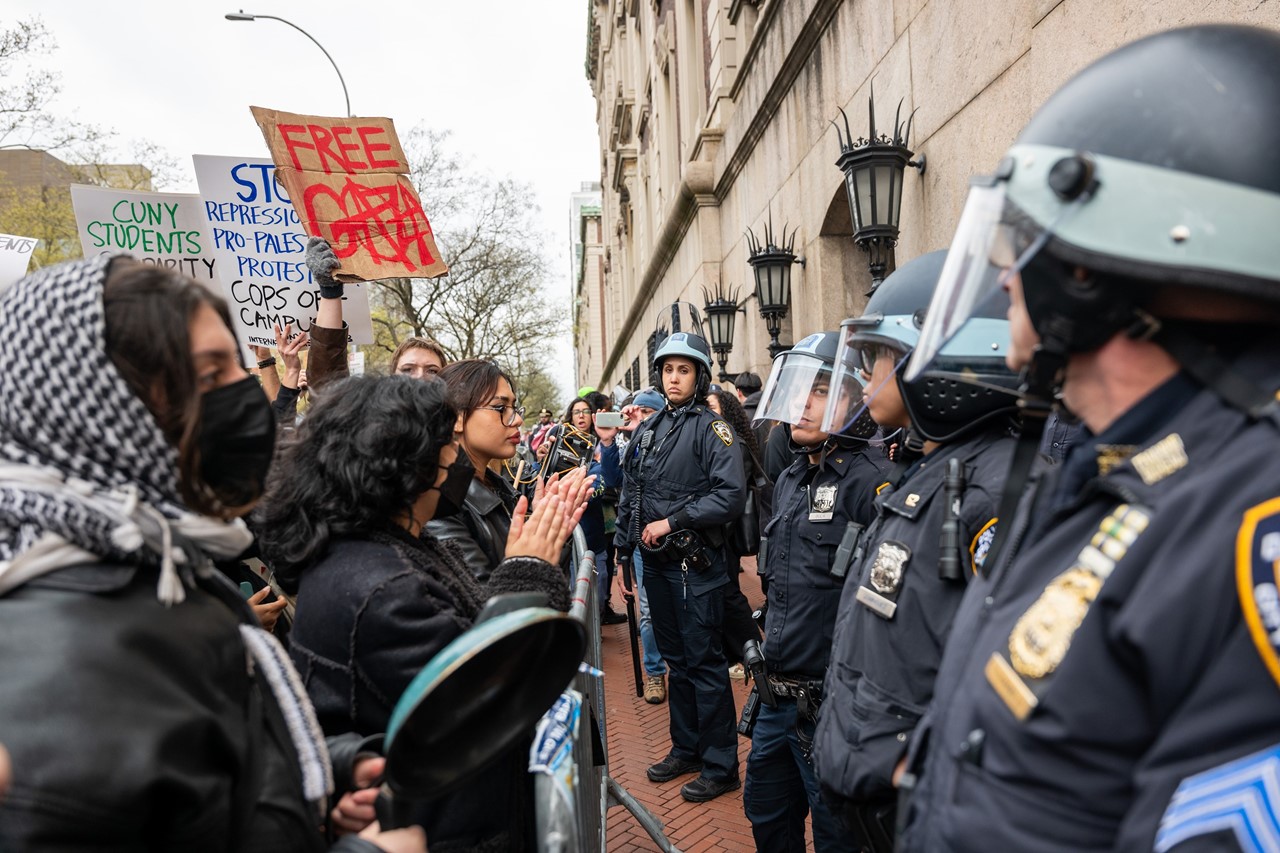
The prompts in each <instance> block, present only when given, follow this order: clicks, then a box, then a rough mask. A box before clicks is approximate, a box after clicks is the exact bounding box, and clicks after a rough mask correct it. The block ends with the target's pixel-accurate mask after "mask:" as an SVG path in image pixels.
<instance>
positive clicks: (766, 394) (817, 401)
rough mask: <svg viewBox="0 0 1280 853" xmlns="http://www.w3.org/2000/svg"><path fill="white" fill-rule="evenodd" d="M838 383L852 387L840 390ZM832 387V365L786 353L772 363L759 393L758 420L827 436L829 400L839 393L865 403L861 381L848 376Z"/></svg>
mask: <svg viewBox="0 0 1280 853" xmlns="http://www.w3.org/2000/svg"><path fill="white" fill-rule="evenodd" d="M839 382H846V383H852V385H851V387H849V388H841V387H840V386H839V384H838V383H839ZM836 383H837V384H833V379H832V372H831V365H829V364H827V363H826V362H825V361H823V360H822V359H820V358H817V357H815V356H812V355H807V354H804V353H797V352H785V353H783V354H782V355H780V356H778V358H777V359H776V360H775V361H774V363H773V370H771V371H770V372H769V379H768V380H767V381H766V382H765V385H764V390H763V391H761V392H760V405H759V407H758V408H757V409H756V416H755V419H756V420H757V421H760V420H771V421H780V422H782V423H785V424H790V425H791V426H793V427H799V428H800V429H808V430H818V431H821V432H828V430H826V429H825V428H824V427H823V419H824V416H825V413H826V411H827V408H828V399H829V398H830V396H831V395H832V394H833V393H837V394H839V395H840V396H842V397H844V398H846V399H854V398H856V399H857V400H858V403H859V404H861V402H862V384H861V377H858V376H856V375H849V376H846V378H845V379H843V380H836Z"/></svg>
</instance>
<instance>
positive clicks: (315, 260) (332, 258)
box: [303, 237, 342, 299]
mask: <svg viewBox="0 0 1280 853" xmlns="http://www.w3.org/2000/svg"><path fill="white" fill-rule="evenodd" d="M303 259H304V260H305V261H306V262H307V269H309V270H311V278H312V280H314V281H315V283H316V284H317V285H319V286H320V298H321V299H341V298H342V282H340V281H338V280H336V279H335V278H334V277H333V271H334V270H336V269H337V268H338V264H339V263H340V261H339V260H338V256H337V255H335V254H334V253H333V247H332V246H330V245H329V242H328V241H327V240H325V239H324V238H323V237H312V238H311V239H309V240H307V250H306V253H305V254H304V255H303Z"/></svg>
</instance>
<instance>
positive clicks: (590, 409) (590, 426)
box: [563, 396, 599, 435]
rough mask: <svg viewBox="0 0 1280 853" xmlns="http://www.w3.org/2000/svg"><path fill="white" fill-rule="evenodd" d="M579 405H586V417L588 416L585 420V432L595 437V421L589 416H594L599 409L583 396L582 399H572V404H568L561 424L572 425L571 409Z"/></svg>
mask: <svg viewBox="0 0 1280 853" xmlns="http://www.w3.org/2000/svg"><path fill="white" fill-rule="evenodd" d="M579 403H586V404H587V415H588V420H587V432H589V433H591V434H592V435H595V431H596V422H595V419H594V418H591V417H590V416H591V415H594V414H595V413H596V412H598V411H599V408H598V407H597V406H596V405H595V404H593V403H592V402H591V400H590V399H589V398H588V397H585V396H583V397H574V398H573V402H572V403H570V404H569V405H568V406H567V407H566V408H565V410H564V420H563V423H566V424H572V423H573V407H574V406H576V405H578V404H579Z"/></svg>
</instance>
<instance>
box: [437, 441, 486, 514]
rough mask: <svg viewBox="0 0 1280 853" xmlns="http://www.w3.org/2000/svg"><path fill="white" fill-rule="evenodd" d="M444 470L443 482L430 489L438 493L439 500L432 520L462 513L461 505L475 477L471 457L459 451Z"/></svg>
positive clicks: (474, 468)
mask: <svg viewBox="0 0 1280 853" xmlns="http://www.w3.org/2000/svg"><path fill="white" fill-rule="evenodd" d="M444 470H445V475H444V482H443V483H441V484H440V485H438V486H432V487H431V489H435V490H436V491H437V492H439V493H440V500H438V501H436V512H435V515H433V516H431V517H432V518H433V519H434V518H449V517H450V516H454V515H457V514H458V513H460V512H462V504H463V502H464V501H465V500H466V499H467V489H469V488H471V481H472V479H474V478H475V476H476V466H475V465H473V464H471V457H469V456H467V454H466V451H464V450H461V449H459V450H458V458H457V459H455V460H453V464H452V465H450V466H449V467H448V468H446V469H444ZM431 489H428V490H427V491H431Z"/></svg>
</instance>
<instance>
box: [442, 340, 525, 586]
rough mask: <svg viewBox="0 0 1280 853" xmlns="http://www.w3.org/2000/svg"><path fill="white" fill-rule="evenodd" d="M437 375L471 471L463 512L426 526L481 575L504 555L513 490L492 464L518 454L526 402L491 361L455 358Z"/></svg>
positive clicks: (489, 570) (513, 384)
mask: <svg viewBox="0 0 1280 853" xmlns="http://www.w3.org/2000/svg"><path fill="white" fill-rule="evenodd" d="M439 378H440V379H441V380H442V381H443V382H444V383H445V386H446V387H447V388H448V394H449V402H450V403H451V404H452V405H453V407H454V408H455V409H457V411H458V417H457V421H456V423H455V424H454V427H453V437H454V438H455V439H456V440H457V442H458V446H459V447H461V448H462V450H463V451H464V452H465V453H466V454H467V457H468V458H469V459H470V460H471V464H472V466H473V467H474V468H475V477H474V479H472V481H471V484H470V486H469V488H468V489H467V496H466V501H465V503H464V506H463V510H462V512H460V513H458V514H457V515H455V516H453V517H452V518H447V519H435V520H433V521H431V522H430V523H428V524H427V527H426V532H427V533H430V534H431V535H432V536H434V537H436V538H437V539H442V540H446V541H449V542H453V543H454V544H455V545H457V546H458V548H459V549H460V550H461V551H462V556H463V559H464V560H465V561H466V564H467V566H468V568H470V569H471V571H472V573H473V574H475V576H476V578H477V579H479V580H482V581H483V580H487V579H488V577H489V574H490V572H492V571H493V568H494V567H495V566H496V565H498V563H500V562H502V560H503V558H504V557H505V556H506V542H507V533H508V532H509V531H510V529H511V513H512V512H513V511H514V510H515V507H516V497H517V495H516V493H515V490H514V489H513V488H512V487H511V485H510V484H509V483H507V481H506V480H504V479H503V478H502V476H501V475H500V474H498V473H497V472H496V471H495V470H494V468H495V467H496V466H498V465H501V464H502V462H503V461H504V460H506V459H510V458H511V457H513V456H515V455H516V449H517V448H518V447H519V446H520V427H521V426H522V425H523V424H524V406H521V405H519V403H518V401H517V400H516V390H515V383H513V382H512V381H511V377H510V376H508V375H507V374H506V373H504V372H503V370H502V368H500V367H498V365H496V364H494V363H493V362H492V361H487V360H485V359H478V358H471V359H466V360H464V361H457V362H454V363H453V364H451V365H449V366H448V367H446V368H445V369H444V370H443V371H441V372H440V377H439Z"/></svg>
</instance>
